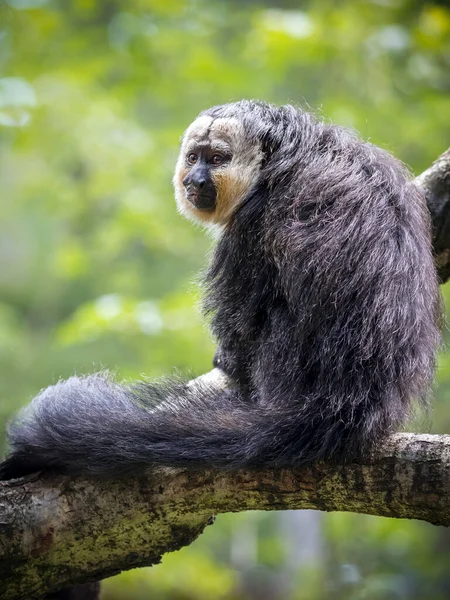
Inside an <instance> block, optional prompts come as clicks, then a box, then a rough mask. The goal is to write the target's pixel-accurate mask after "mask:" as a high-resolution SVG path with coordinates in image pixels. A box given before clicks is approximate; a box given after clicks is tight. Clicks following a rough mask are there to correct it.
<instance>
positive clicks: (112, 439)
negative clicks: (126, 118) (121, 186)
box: [0, 101, 440, 478]
mask: <svg viewBox="0 0 450 600" xmlns="http://www.w3.org/2000/svg"><path fill="white" fill-rule="evenodd" d="M203 114H207V115H211V116H213V117H223V116H227V117H229V116H234V117H236V118H238V119H240V120H241V121H242V122H243V124H244V126H245V129H246V132H247V135H248V140H249V143H250V144H260V145H261V147H262V149H263V151H264V161H263V165H262V168H261V171H260V172H259V173H255V184H254V186H253V188H252V190H251V192H250V193H249V194H248V196H247V197H246V198H245V200H244V201H243V203H242V205H241V206H240V207H239V208H238V209H237V211H236V212H235V214H234V215H233V217H232V219H231V222H230V223H229V224H228V226H227V227H226V229H225V230H224V232H223V235H222V238H221V239H220V241H219V243H218V245H217V248H216V250H215V253H214V257H213V260H212V264H211V266H210V268H209V270H208V272H207V274H206V281H205V291H206V299H205V310H206V312H207V313H208V314H210V315H211V322H212V330H213V332H214V335H215V336H216V338H217V340H218V342H219V350H218V355H217V362H218V363H219V364H220V366H221V367H222V368H224V370H225V371H226V372H228V373H230V374H232V375H233V376H235V377H237V378H238V379H239V381H240V383H241V386H240V387H239V388H237V389H235V390H227V391H219V390H218V389H215V388H213V387H208V386H206V385H205V386H201V385H194V386H186V385H184V384H181V383H177V382H175V383H173V382H172V383H171V382H168V383H153V384H152V383H139V384H136V385H119V384H116V383H114V382H113V381H111V380H110V379H108V378H107V377H106V376H103V375H91V376H88V377H72V378H70V379H69V380H68V381H65V382H60V383H57V384H56V385H55V386H52V387H50V388H48V389H46V390H44V391H43V392H41V393H40V394H39V396H37V398H35V400H34V401H33V402H32V404H31V405H30V406H28V407H27V408H26V409H25V410H24V411H23V412H22V414H21V415H20V416H19V418H18V419H16V421H15V422H13V423H12V425H11V427H10V431H9V439H10V443H11V446H12V454H11V456H10V457H9V458H8V459H7V460H6V462H5V463H3V466H2V467H1V468H0V476H1V477H3V478H7V477H16V476H19V475H22V474H25V473H28V472H30V471H33V470H37V469H46V468H51V467H56V468H58V469H61V470H65V471H69V472H80V473H87V472H90V473H99V474H107V473H114V472H119V471H122V472H123V471H128V470H131V469H133V468H136V467H138V466H140V465H157V464H162V465H173V466H181V467H188V468H191V469H200V468H204V467H216V468H226V469H231V468H240V467H258V466H263V465H273V466H299V465H304V464H307V463H311V462H312V461H316V460H318V459H321V458H329V459H330V458H331V459H338V460H345V459H348V458H351V457H354V456H357V455H359V454H360V453H361V452H364V451H366V450H368V449H370V448H371V447H372V446H373V444H375V443H376V442H377V440H379V439H380V438H381V437H382V436H385V435H386V434H387V433H389V432H391V431H393V430H395V429H397V428H398V427H399V426H400V425H401V424H402V423H403V422H404V421H405V419H406V418H407V416H408V415H409V412H410V407H411V402H412V400H413V399H418V400H422V401H423V400H425V399H426V396H427V393H428V391H429V387H430V382H431V379H432V376H433V371H434V363H435V352H436V347H437V345H438V341H439V333H438V325H439V319H440V302H439V291H438V282H437V279H436V273H435V268H434V264H433V257H432V253H431V247H430V228H429V220H428V215H427V211H426V208H425V206H424V201H423V198H422V197H421V196H420V195H419V193H418V191H417V190H416V189H415V188H414V187H413V185H412V184H411V183H410V179H409V175H408V173H407V172H406V170H405V169H404V168H403V166H402V165H401V164H399V163H398V162H397V161H396V160H395V159H394V158H393V157H392V156H390V155H389V154H388V153H386V152H384V151H383V150H380V149H379V148H376V147H375V146H372V145H370V144H367V143H364V142H362V141H360V140H359V139H357V138H356V137H355V136H354V135H353V134H352V133H349V132H348V131H346V130H344V129H341V128H339V127H335V126H332V125H328V124H323V123H321V122H318V121H317V120H315V119H314V118H313V117H312V116H311V115H309V114H307V113H305V112H303V111H300V110H297V109H295V108H293V107H291V106H284V107H281V108H277V107H274V106H270V105H267V104H263V103H258V102H248V101H243V102H238V103H236V104H230V105H224V106H219V107H214V108H212V109H210V110H208V111H206V112H205V113H203Z"/></svg>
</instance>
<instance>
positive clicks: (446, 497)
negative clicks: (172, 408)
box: [0, 433, 450, 600]
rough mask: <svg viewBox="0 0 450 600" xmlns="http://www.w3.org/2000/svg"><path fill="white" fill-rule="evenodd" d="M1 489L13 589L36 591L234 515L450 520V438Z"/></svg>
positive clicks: (22, 593)
mask: <svg viewBox="0 0 450 600" xmlns="http://www.w3.org/2000/svg"><path fill="white" fill-rule="evenodd" d="M0 489H1V492H0V507H1V521H0V572H1V573H2V577H1V584H2V585H1V589H2V590H3V595H2V596H1V597H2V598H4V599H5V600H15V599H19V598H25V597H26V598H30V599H31V598H39V597H41V596H42V595H43V594H44V593H45V592H47V591H49V590H52V589H57V588H61V587H65V586H68V585H69V584H73V583H81V582H85V581H90V580H96V579H104V578H105V577H109V576H111V575H114V574H115V573H118V572H119V571H121V570H124V569H130V568H133V567H139V566H144V565H151V564H155V563H157V562H159V560H160V557H161V555H162V554H163V553H165V552H170V551H173V550H176V549H178V548H180V547H181V546H184V545H186V544H190V543H191V542H192V541H193V540H194V539H195V538H196V537H197V536H198V535H199V534H200V533H201V532H202V531H203V529H204V527H205V526H206V525H207V524H208V523H210V522H211V515H213V514H218V513H223V512H238V511H244V510H285V509H302V508H315V509H319V510H325V511H335V510H339V511H351V512H358V513H366V514H371V515H382V516H386V517H397V518H409V519H423V520H425V521H429V522H430V523H434V524H436V525H450V436H448V435H442V436H437V435H414V434H410V433H403V434H396V435H393V436H391V437H390V438H389V439H387V440H386V441H385V442H384V443H383V445H382V446H381V447H380V448H379V449H378V450H377V452H376V453H375V454H373V456H371V457H369V458H368V459H366V460H364V461H361V462H360V463H358V464H357V463H353V464H349V465H347V466H336V465H330V464H325V463H320V464H317V465H315V466H314V467H313V468H309V469H303V470H272V469H265V470H260V471H256V472H250V471H239V472H236V473H224V472H211V471H207V472H206V471H204V472H199V473H191V472H186V471H181V470H175V469H160V470H158V472H150V471H147V472H143V473H140V474H138V475H134V476H128V477H126V478H121V479H115V480H108V481H107V480H101V479H94V478H92V479H86V478H74V477H64V476H61V475H51V474H44V475H42V476H41V477H40V478H35V480H34V481H26V482H25V483H24V482H23V481H19V480H16V481H12V482H7V483H3V484H2V485H1V488H0Z"/></svg>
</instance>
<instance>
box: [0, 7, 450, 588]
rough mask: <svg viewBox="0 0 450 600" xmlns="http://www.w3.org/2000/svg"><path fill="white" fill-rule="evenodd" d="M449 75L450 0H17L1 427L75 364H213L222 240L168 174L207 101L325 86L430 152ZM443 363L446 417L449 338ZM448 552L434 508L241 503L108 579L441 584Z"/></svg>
mask: <svg viewBox="0 0 450 600" xmlns="http://www.w3.org/2000/svg"><path fill="white" fill-rule="evenodd" d="M449 91H450V10H449V7H448V3H447V2H445V1H441V2H437V1H429V2H426V3H424V2H420V1H419V0H372V1H363V0H341V1H340V2H333V1H332V0H315V1H312V0H311V1H309V2H308V1H305V2H300V1H294V0H291V1H287V0H286V1H284V2H282V1H280V2H276V1H270V0H266V1H264V0H260V1H257V0H255V1H252V0H247V1H243V0H241V1H239V0H234V1H229V2H226V1H217V2H211V1H209V0H172V1H168V0H128V1H127V2H125V1H124V0H104V1H100V0H99V1H95V0H59V1H58V0H7V1H4V0H3V1H1V0H0V186H1V188H0V189H1V202H0V425H2V429H3V424H4V422H5V421H6V419H7V418H8V416H9V415H10V414H11V413H12V412H13V411H15V410H16V409H17V408H18V407H19V406H20V405H21V404H23V403H25V402H26V401H28V399H29V398H30V397H31V396H32V395H33V394H35V393H36V391H37V390H38V389H39V388H41V387H43V386H46V385H48V384H50V383H52V382H54V381H56V380H57V379H58V378H60V377H66V376H68V375H70V374H72V373H73V372H74V371H76V372H89V371H93V370H96V369H99V368H108V369H112V370H115V371H117V373H118V374H119V375H120V376H121V377H126V378H137V377H139V376H141V375H142V374H145V375H148V376H150V377H154V376H160V375H162V374H164V373H170V372H172V371H173V370H174V369H175V370H179V371H183V372H185V371H187V370H190V371H192V372H194V373H201V372H203V371H206V370H208V369H209V366H210V362H211V356H212V354H213V344H212V341H211V340H210V338H209V336H208V333H207V331H206V328H205V326H204V324H203V323H202V320H201V318H200V317H199V314H198V309H197V304H198V291H197V289H196V286H195V280H196V278H197V275H196V274H197V272H198V271H199V269H201V267H202V265H204V262H205V255H207V253H208V250H209V248H210V246H211V242H210V240H208V239H207V238H206V236H205V235H204V234H203V233H202V232H201V231H200V230H199V229H195V228H193V227H192V225H191V224H188V223H185V222H184V221H183V220H182V219H181V218H179V217H178V216H177V214H176V210H175V206H174V202H173V199H172V190H171V182H170V180H171V175H172V170H173V166H174V163H175V158H176V154H177V145H178V139H179V136H180V134H181V132H182V131H183V129H184V128H185V127H186V126H187V125H188V124H189V122H190V121H191V120H192V119H193V118H194V117H195V116H196V114H197V113H198V112H199V111H200V110H201V109H203V108H205V107H208V106H210V105H213V104H217V103H223V102H227V101H229V100H232V99H240V98H242V97H256V98H261V99H264V100H269V101H272V102H275V103H286V102H293V103H296V104H302V105H304V106H309V107H311V109H312V110H314V111H315V112H317V113H319V114H323V115H326V117H327V118H330V119H332V120H333V121H335V122H338V123H341V124H344V125H348V126H350V127H354V128H356V129H358V130H359V131H360V132H361V134H362V135H363V136H364V137H365V138H370V139H371V140H372V141H373V142H375V143H377V144H379V145H381V146H383V147H385V148H388V149H390V150H391V151H392V152H393V153H394V154H396V155H397V156H398V157H399V158H401V159H402V160H404V161H405V162H406V163H408V164H409V165H410V166H411V167H412V168H413V169H414V170H415V171H416V172H420V171H421V170H422V169H424V168H426V167H427V166H429V164H430V163H431V162H432V161H433V160H434V159H435V158H436V157H437V156H438V155H439V154H440V153H441V152H442V151H444V150H445V149H446V147H447V146H448V145H449V141H450V97H449ZM444 292H445V293H447V295H448V292H446V290H445V289H444ZM438 379H439V387H438V388H437V390H436V401H435V403H434V417H433V425H432V427H433V428H434V430H435V431H448V430H449V427H450V417H449V410H448V399H447V390H448V389H449V388H450V358H449V357H448V356H447V355H444V356H443V357H442V360H441V363H440V368H439V377H438ZM421 426H422V427H425V426H426V427H427V428H430V425H428V424H427V423H425V424H424V423H423V420H422V424H421ZM286 519H287V521H286ZM299 519H300V521H299ZM286 523H287V524H288V525H287V526H286ZM305 551H307V552H306V554H305ZM308 551H309V555H308ZM449 558H450V535H449V534H448V533H447V531H445V530H443V529H436V528H433V527H432V526H431V525H427V524H423V523H419V522H411V523H409V522H404V521H394V520H387V519H375V518H369V517H364V516H357V515H344V514H333V515H318V514H317V513H315V514H312V513H301V515H300V513H299V514H298V515H296V514H288V513H285V514H283V515H282V514H268V515H265V514H260V513H255V514H250V513H249V514H245V515H234V516H223V517H220V518H219V519H218V520H217V522H216V524H215V525H214V527H212V528H209V529H208V531H207V532H206V533H205V534H204V535H203V536H202V538H201V539H200V540H199V541H198V542H197V543H196V544H194V545H193V546H191V547H190V548H187V549H184V550H182V551H181V552H180V553H176V554H173V555H171V556H167V557H165V558H164V561H163V564H162V565H161V566H159V567H155V568H153V569H150V570H148V569H142V570H140V571H136V572H132V573H126V574H123V575H122V576H120V577H119V578H114V579H112V580H110V581H109V582H107V584H105V592H104V598H105V600H106V599H109V600H112V599H117V600H119V599H127V598H128V599H140V598H142V599H143V598H148V597H152V598H155V599H158V598H159V599H161V600H162V599H169V598H173V599H177V600H178V599H179V600H191V599H192V600H193V599H200V600H202V599H207V598H208V599H211V600H214V599H229V600H232V599H236V600H238V599H242V600H246V599H253V598H255V599H256V598H258V599H262V600H264V599H265V598H266V599H271V598H280V599H281V598H283V599H288V600H289V599H291V600H319V599H325V598H337V599H343V600H344V599H345V600H360V599H363V598H364V599H366V598H367V599H375V600H377V599H380V600H388V599H389V600H390V599H409V598H411V599H431V600H440V599H444V598H448V597H449V596H450V576H449V574H448V568H447V564H448V560H449Z"/></svg>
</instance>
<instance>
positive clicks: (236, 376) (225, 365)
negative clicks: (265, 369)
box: [213, 346, 250, 387]
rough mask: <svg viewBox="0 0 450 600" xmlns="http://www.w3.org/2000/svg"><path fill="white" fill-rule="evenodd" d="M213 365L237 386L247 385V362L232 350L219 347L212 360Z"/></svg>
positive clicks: (248, 380) (248, 379)
mask: <svg viewBox="0 0 450 600" xmlns="http://www.w3.org/2000/svg"><path fill="white" fill-rule="evenodd" d="M213 365H214V367H216V368H217V369H220V370H221V371H223V372H224V373H225V374H226V375H228V377H230V378H231V379H232V380H233V381H235V382H236V383H237V384H238V385H239V386H242V387H244V386H248V385H249V383H250V378H249V373H248V367H247V361H246V360H245V358H244V357H243V356H242V355H241V354H240V353H239V352H238V351H236V350H235V349H234V348H233V349H231V348H224V347H222V346H219V347H218V348H217V351H216V354H215V356H214V359H213Z"/></svg>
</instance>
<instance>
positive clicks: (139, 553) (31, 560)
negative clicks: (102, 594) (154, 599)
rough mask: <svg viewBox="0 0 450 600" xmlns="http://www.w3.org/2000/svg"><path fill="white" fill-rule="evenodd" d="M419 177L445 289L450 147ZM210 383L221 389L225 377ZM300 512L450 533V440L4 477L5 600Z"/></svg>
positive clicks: (399, 437) (449, 257) (396, 440)
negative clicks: (211, 527) (240, 523)
mask: <svg viewBox="0 0 450 600" xmlns="http://www.w3.org/2000/svg"><path fill="white" fill-rule="evenodd" d="M416 182H417V185H418V187H419V188H421V189H422V190H423V192H424V194H425V197H426V200H427V204H428V207H429V209H430V212H431V216H432V221H433V243H434V248H435V252H436V263H437V267H438V271H439V275H440V277H441V280H442V282H444V281H446V280H447V279H448V278H450V150H449V151H447V152H446V153H444V154H443V155H442V156H441V157H440V158H439V159H438V160H437V161H436V162H435V163H434V164H433V165H432V166H431V167H430V168H429V169H428V170H427V171H425V173H423V174H422V175H421V176H419V177H418V178H417V179H416ZM216 375H217V373H216V372H215V371H212V372H211V374H206V375H204V376H203V378H208V379H209V380H210V381H211V379H212V380H213V381H215V377H216ZM216 381H217V385H218V386H220V387H222V386H223V378H222V379H220V380H219V379H217V380H216ZM304 508H309V509H311V508H314V509H319V510H324V511H335V510H339V511H351V512H357V513H365V514H371V515H379V516H386V517H396V518H408V519H422V520H425V521H428V522H429V523H433V524H435V525H445V526H448V525H450V436H448V435H441V436H437V435H414V434H410V433H403V434H396V435H393V436H391V437H389V438H388V439H386V440H385V441H384V442H383V444H381V445H380V447H379V448H378V449H377V451H376V452H374V453H373V454H372V455H371V456H369V457H366V458H364V459H361V460H360V461H359V462H355V463H351V464H348V465H345V466H342V465H335V464H334V465H333V464H327V463H318V464H316V465H314V467H312V468H309V469H303V470H273V469H266V470H260V471H253V472H250V471H238V472H233V473H232V472H230V473H227V472H217V471H215V472H213V471H202V472H195V473H192V472H187V471H183V470H178V469H158V470H157V471H155V470H153V471H150V470H147V471H143V472H141V473H138V474H133V475H129V476H127V477H121V478H116V479H113V480H111V479H108V480H106V479H100V478H95V479H94V478H81V477H67V476H62V475H58V474H51V473H43V474H37V475H36V476H34V477H32V478H26V479H21V480H13V481H9V482H0V598H2V599H4V600H19V599H23V598H27V599H30V600H32V599H33V598H41V597H43V596H44V595H45V594H46V593H48V592H50V591H54V590H57V589H61V588H64V587H68V586H70V585H72V584H76V583H84V582H88V581H95V580H99V579H104V578H106V577H110V576H111V575H114V574H116V573H118V572H120V571H122V570H126V569H131V568H133V567H139V566H145V565H152V564H155V563H157V562H159V560H160V558H161V556H162V555H163V554H164V553H166V552H171V551H173V550H176V549H178V548H180V547H182V546H184V545H187V544H190V543H191V542H192V541H193V540H194V539H196V537H197V536H198V535H199V534H200V533H201V532H202V531H203V529H204V528H205V526H206V525H208V524H209V523H211V522H212V515H214V514H218V513H221V512H238V511H245V510H284V509H304Z"/></svg>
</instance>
